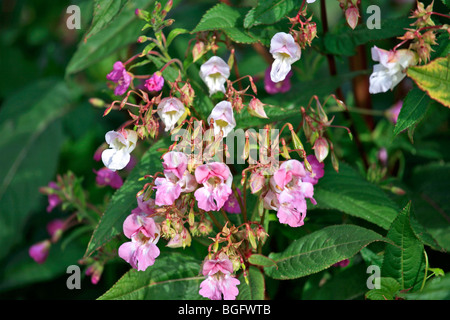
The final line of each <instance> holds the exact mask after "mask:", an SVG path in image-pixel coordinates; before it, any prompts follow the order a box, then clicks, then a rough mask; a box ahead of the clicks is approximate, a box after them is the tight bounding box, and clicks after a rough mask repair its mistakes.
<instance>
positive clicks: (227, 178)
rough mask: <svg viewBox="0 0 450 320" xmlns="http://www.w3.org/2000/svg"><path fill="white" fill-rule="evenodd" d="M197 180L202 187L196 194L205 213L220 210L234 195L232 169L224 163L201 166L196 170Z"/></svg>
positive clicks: (199, 205)
mask: <svg viewBox="0 0 450 320" xmlns="http://www.w3.org/2000/svg"><path fill="white" fill-rule="evenodd" d="M195 179H196V180H197V182H198V183H199V184H201V185H202V187H201V188H198V189H197V190H196V191H195V193H194V196H195V199H196V200H197V202H198V207H199V208H200V209H202V210H205V211H218V210H220V209H221V208H222V207H223V205H224V204H225V201H227V200H228V197H229V196H230V195H231V193H232V190H231V185H232V183H233V176H232V175H231V171H230V168H228V166H227V165H226V164H225V163H222V162H212V163H207V164H204V165H200V166H198V167H197V168H196V169H195Z"/></svg>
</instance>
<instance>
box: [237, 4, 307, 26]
mask: <svg viewBox="0 0 450 320" xmlns="http://www.w3.org/2000/svg"><path fill="white" fill-rule="evenodd" d="M299 5H300V1H295V0H272V1H267V0H264V1H258V5H257V6H256V7H255V8H253V9H251V10H250V11H249V12H248V13H247V15H246V16H245V19H244V27H245V28H251V27H253V26H256V25H259V24H274V23H276V22H278V21H280V20H281V19H283V18H286V16H287V15H288V14H289V12H291V11H292V10H293V9H294V8H297V6H299Z"/></svg>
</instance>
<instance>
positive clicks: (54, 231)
mask: <svg viewBox="0 0 450 320" xmlns="http://www.w3.org/2000/svg"><path fill="white" fill-rule="evenodd" d="M64 229H65V223H64V220H62V219H54V220H52V221H50V222H49V223H47V232H48V234H49V235H50V237H51V239H52V241H53V242H56V241H58V239H59V238H60V237H61V235H62V233H63V232H64Z"/></svg>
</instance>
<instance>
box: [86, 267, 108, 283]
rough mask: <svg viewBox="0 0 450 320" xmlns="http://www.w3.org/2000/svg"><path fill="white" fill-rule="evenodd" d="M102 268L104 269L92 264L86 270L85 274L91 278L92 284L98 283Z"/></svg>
mask: <svg viewBox="0 0 450 320" xmlns="http://www.w3.org/2000/svg"><path fill="white" fill-rule="evenodd" d="M103 268H104V266H103V264H101V263H99V262H94V263H93V264H91V265H90V266H89V267H88V268H87V269H86V272H85V274H86V275H87V276H88V277H91V283H92V284H97V283H98V282H99V281H100V278H101V276H102V273H103Z"/></svg>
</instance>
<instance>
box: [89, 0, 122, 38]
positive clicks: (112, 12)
mask: <svg viewBox="0 0 450 320" xmlns="http://www.w3.org/2000/svg"><path fill="white" fill-rule="evenodd" d="M123 2H124V1H117V0H95V1H94V12H93V17H92V22H91V26H90V27H89V30H88V31H87V32H86V34H85V35H84V37H83V38H84V41H87V39H88V38H90V37H91V36H93V35H94V34H96V33H97V32H99V31H100V30H102V29H103V28H105V27H107V26H108V24H109V23H110V22H111V21H112V20H113V19H114V17H115V16H116V15H117V14H118V12H119V11H120V9H121V8H122V6H123Z"/></svg>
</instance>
